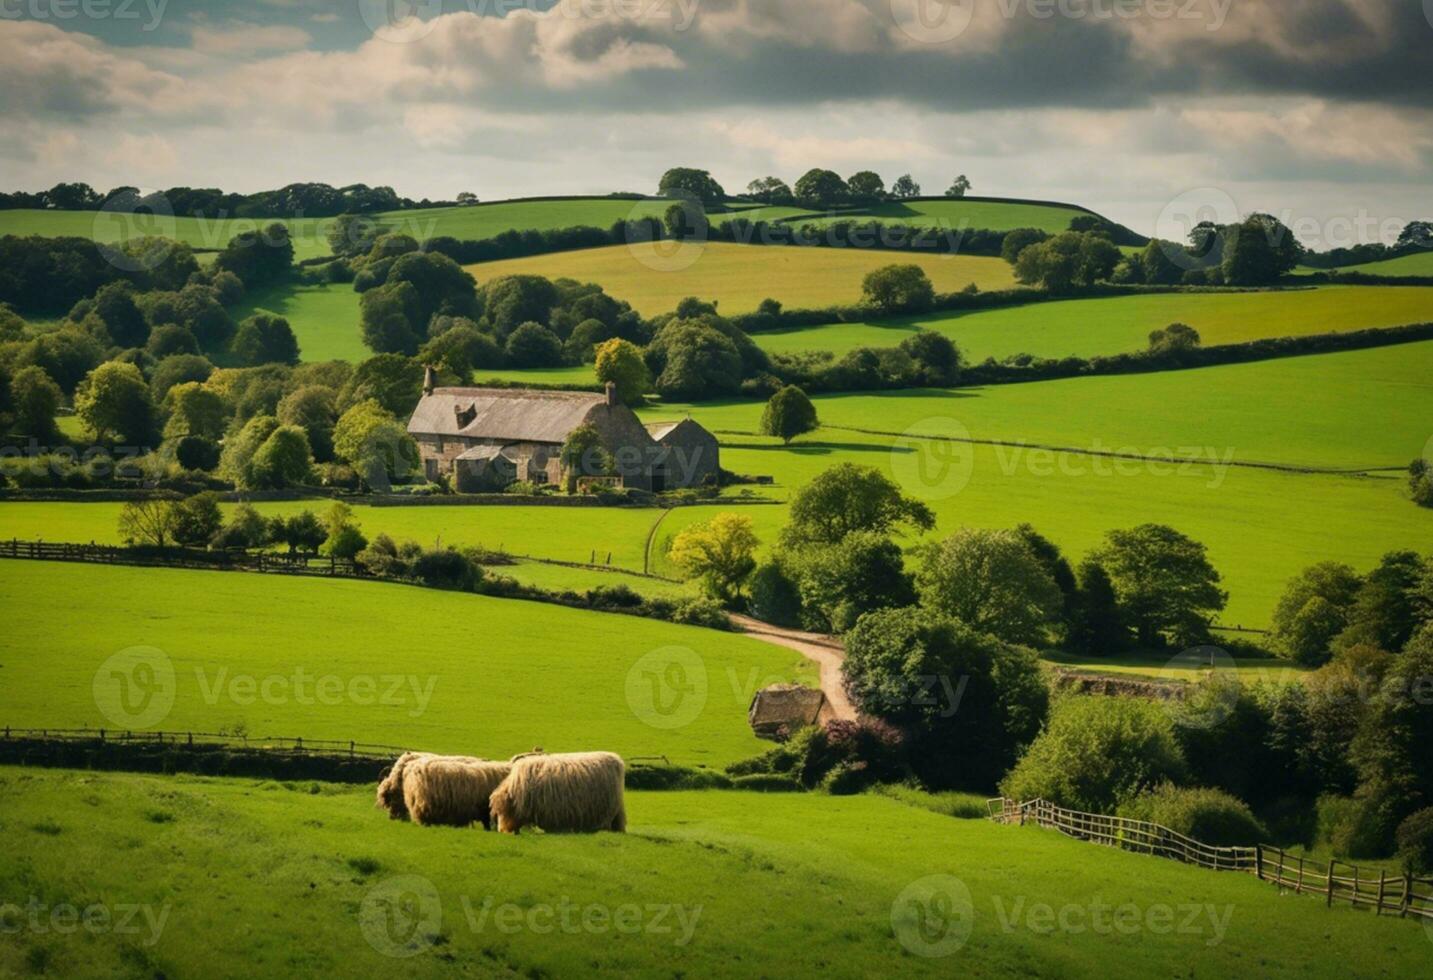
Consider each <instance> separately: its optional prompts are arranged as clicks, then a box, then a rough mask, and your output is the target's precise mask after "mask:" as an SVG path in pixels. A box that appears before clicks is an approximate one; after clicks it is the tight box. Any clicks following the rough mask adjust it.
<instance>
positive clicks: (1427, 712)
mask: <svg viewBox="0 0 1433 980" xmlns="http://www.w3.org/2000/svg"><path fill="white" fill-rule="evenodd" d="M1429 678H1433V625H1427V626H1424V627H1423V628H1422V630H1421V631H1420V632H1419V633H1417V634H1416V635H1415V636H1413V637H1412V638H1411V639H1410V640H1409V642H1408V644H1407V646H1405V647H1404V648H1403V652H1402V653H1401V654H1400V655H1399V656H1397V657H1395V658H1393V662H1392V664H1391V666H1390V668H1389V670H1388V674H1387V676H1386V677H1385V678H1384V679H1383V682H1382V684H1380V685H1379V688H1378V691H1377V693H1375V694H1374V696H1373V698H1372V699H1371V701H1370V702H1369V706H1368V713H1367V715H1366V716H1365V718H1364V719H1363V722H1362V724H1361V725H1360V726H1359V730H1358V735H1357V736H1356V737H1355V738H1354V741H1353V746H1352V749H1351V755H1352V758H1353V760H1354V763H1355V765H1356V766H1357V768H1358V773H1359V782H1360V795H1361V796H1364V797H1372V796H1375V795H1376V794H1381V793H1387V794H1388V795H1390V796H1391V797H1393V800H1394V802H1393V806H1394V807H1395V808H1396V809H1395V812H1393V813H1392V814H1390V815H1389V816H1390V819H1389V821H1388V826H1387V828H1386V830H1387V837H1388V838H1389V840H1388V841H1387V842H1386V843H1388V844H1391V843H1392V841H1391V838H1392V831H1393V828H1394V827H1396V826H1397V825H1398V823H1399V822H1400V821H1401V820H1402V819H1403V818H1404V817H1406V816H1408V815H1409V814H1410V813H1412V812H1413V811H1414V810H1417V809H1419V808H1420V807H1421V806H1427V805H1428V803H1429V801H1430V800H1433V753H1430V752H1429V751H1428V747H1429V746H1430V745H1433V698H1430V697H1429V696H1428V695H1429Z"/></svg>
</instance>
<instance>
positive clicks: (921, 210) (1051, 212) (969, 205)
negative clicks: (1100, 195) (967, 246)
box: [797, 200, 1090, 234]
mask: <svg viewBox="0 0 1433 980" xmlns="http://www.w3.org/2000/svg"><path fill="white" fill-rule="evenodd" d="M1089 213H1090V212H1088V211H1085V210H1084V209H1082V208H1076V207H1067V206H1060V205H1048V204H1021V203H1018V202H1015V201H967V200H940V201H891V202H889V203H887V204H877V205H875V206H874V207H870V208H864V209H862V210H860V211H856V212H851V213H850V214H839V215H835V216H834V217H830V218H820V217H818V220H817V223H826V222H831V221H848V220H861V219H863V218H869V219H874V220H877V221H881V222H884V223H885V224H907V225H927V226H934V227H938V228H951V229H956V230H959V229H962V228H964V229H969V230H976V229H986V230H989V231H1009V230H1011V229H1012V228H1039V229H1041V230H1042V231H1048V232H1050V233H1052V234H1054V233H1056V232H1061V231H1067V230H1069V227H1070V222H1071V220H1073V219H1074V218H1077V217H1079V216H1081V215H1087V214H1089ZM797 223H798V224H800V223H802V222H799V221H798V222H797Z"/></svg>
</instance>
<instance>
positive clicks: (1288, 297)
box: [757, 286, 1433, 362]
mask: <svg viewBox="0 0 1433 980" xmlns="http://www.w3.org/2000/svg"><path fill="white" fill-rule="evenodd" d="M1430 321H1433V288H1428V287H1420V286H1328V287H1323V288H1318V289H1298V290H1281V291H1278V292H1259V293H1169V294H1158V295H1151V296H1120V297H1108V298H1100V299H1080V300H1067V301H1062V302H1054V303H1032V304H1029V305H1027V306H1014V307H1006V308H1004V309H998V310H986V311H981V312H975V313H954V314H951V313H947V314H932V315H927V316H919V317H905V318H900V319H897V320H892V321H886V322H876V323H836V324H830V325H828V326H820V327H810V328H806V329H803V330H793V331H787V332H784V333H775V334H772V333H764V334H760V335H758V336H757V341H758V343H760V344H761V346H762V347H764V348H765V349H766V350H768V351H771V352H773V353H786V352H790V351H797V350H829V351H832V352H834V353H836V354H838V355H840V354H844V353H845V352H846V351H848V350H852V349H853V348H856V347H893V346H895V345H896V344H898V343H900V341H901V340H903V339H904V338H906V337H908V336H910V335H911V334H912V333H914V332H916V331H917V330H934V331H937V332H939V333H942V334H945V335H946V336H947V337H949V338H950V339H952V340H954V341H955V342H956V344H957V345H958V346H959V347H960V349H961V352H962V353H963V354H964V355H965V358H966V359H967V360H968V361H971V362H978V361H983V360H985V359H986V358H987V357H994V358H996V359H999V358H1003V357H1007V356H1009V355H1011V354H1035V355H1037V356H1040V357H1092V356H1094V355H1097V354H1117V353H1122V352H1125V351H1134V350H1144V349H1145V348H1146V347H1147V346H1148V345H1149V334H1150V331H1152V330H1158V329H1161V328H1163V327H1166V326H1168V325H1169V324H1170V323H1175V322H1179V323H1186V324H1188V325H1189V326H1191V327H1193V328H1194V329H1195V330H1198V331H1199V335H1200V338H1201V339H1202V341H1203V343H1204V345H1205V346H1214V345H1215V344H1236V343H1241V342H1244V341H1248V340H1258V339H1262V338H1266V337H1294V336H1303V335H1306V334H1317V333H1333V332H1340V331H1348V330H1361V329H1364V328H1366V327H1393V326H1401V325H1403V324H1407V323H1428V322H1430Z"/></svg>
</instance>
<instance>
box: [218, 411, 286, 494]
mask: <svg viewBox="0 0 1433 980" xmlns="http://www.w3.org/2000/svg"><path fill="white" fill-rule="evenodd" d="M278 427H279V420H278V419H276V418H274V417H273V416H272V415H255V416H254V417H253V418H251V419H249V421H248V422H246V423H244V426H243V428H241V429H240V430H239V431H238V432H237V433H236V434H234V435H232V436H230V437H229V438H227V439H225V440H224V452H223V454H222V455H221V456H220V457H219V473H220V475H221V476H223V477H224V478H225V479H226V480H229V481H230V482H231V483H233V484H234V485H235V486H236V487H239V488H241V489H243V488H247V487H253V486H256V485H257V483H256V481H255V479H254V475H253V470H252V467H253V462H254V454H255V453H257V452H258V451H259V447H260V446H262V445H263V444H264V443H265V442H266V441H267V440H268V438H269V436H271V435H273V434H274V430H275V429H277V428H278Z"/></svg>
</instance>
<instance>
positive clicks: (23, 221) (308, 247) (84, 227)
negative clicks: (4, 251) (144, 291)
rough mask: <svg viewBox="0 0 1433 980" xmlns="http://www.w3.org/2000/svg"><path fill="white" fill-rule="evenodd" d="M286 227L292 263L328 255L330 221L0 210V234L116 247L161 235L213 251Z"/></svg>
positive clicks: (327, 219)
mask: <svg viewBox="0 0 1433 980" xmlns="http://www.w3.org/2000/svg"><path fill="white" fill-rule="evenodd" d="M276 222H277V223H279V224H282V225H287V226H288V229H289V234H290V236H291V237H292V238H293V243H294V258H295V259H296V260H302V259H308V258H314V257H316V256H319V255H328V254H329V251H330V249H329V245H328V232H329V228H330V226H331V225H332V223H333V219H332V218H306V219H282V218H176V217H162V216H155V215H148V214H125V213H119V212H108V211H37V210H23V209H21V210H14V211H0V235H43V236H45V237H47V238H60V237H76V238H92V239H94V240H95V241H97V242H118V241H123V240H125V239H128V238H137V237H139V236H142V235H159V236H161V237H164V238H172V239H175V240H177V241H181V242H184V243H185V244H187V245H190V246H192V247H193V248H196V249H207V250H217V249H221V248H223V247H224V246H225V245H227V244H229V240H230V239H231V238H233V237H234V236H235V235H238V234H240V233H242V232H246V231H254V230H256V229H259V228H267V227H268V226H269V225H271V224H274V223H276Z"/></svg>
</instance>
